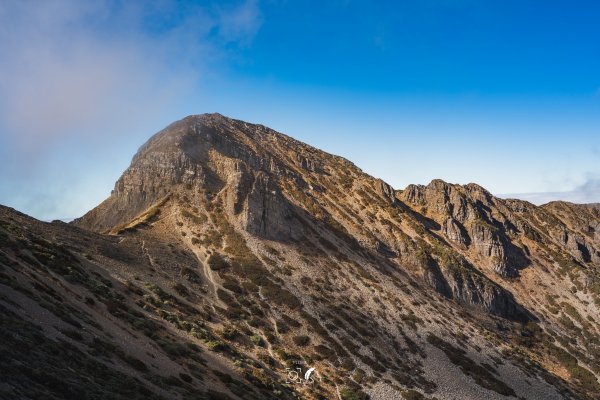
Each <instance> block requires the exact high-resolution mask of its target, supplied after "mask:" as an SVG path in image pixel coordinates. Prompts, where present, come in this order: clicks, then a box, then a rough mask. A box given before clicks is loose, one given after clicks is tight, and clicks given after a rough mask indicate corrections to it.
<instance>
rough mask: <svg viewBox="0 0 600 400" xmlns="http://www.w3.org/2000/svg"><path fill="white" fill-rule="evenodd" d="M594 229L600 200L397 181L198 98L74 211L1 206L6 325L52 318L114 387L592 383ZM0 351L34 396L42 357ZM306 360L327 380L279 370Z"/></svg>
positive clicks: (553, 392) (455, 389)
mask: <svg viewBox="0 0 600 400" xmlns="http://www.w3.org/2000/svg"><path fill="white" fill-rule="evenodd" d="M599 227H600V218H599V211H598V208H596V207H591V206H590V207H586V206H576V205H571V204H566V203H551V204H548V205H546V206H543V207H536V206H534V205H532V204H530V203H527V202H523V201H519V200H502V199H499V198H496V197H494V196H493V195H491V194H490V193H489V192H487V191H486V190H485V189H483V188H481V187H480V186H478V185H475V184H468V185H464V186H461V185H454V184H449V183H446V182H443V181H441V180H434V181H432V182H431V183H430V184H428V185H426V186H422V185H410V186H408V187H407V188H405V189H404V190H394V189H393V188H392V187H391V186H390V185H389V184H387V183H385V182H383V181H381V180H379V179H375V178H373V177H370V176H368V175H366V174H364V173H363V172H362V171H361V170H360V169H359V168H357V167H356V166H354V165H353V164H352V163H350V162H349V161H347V160H345V159H343V158H340V157H337V156H334V155H330V154H327V153H324V152H322V151H320V150H317V149H315V148H312V147H310V146H308V145H306V144H303V143H300V142H298V141H296V140H294V139H292V138H289V137H287V136H285V135H283V134H280V133H278V132H275V131H273V130H271V129H269V128H266V127H264V126H261V125H254V124H249V123H246V122H243V121H237V120H233V119H229V118H226V117H223V116H221V115H219V114H205V115H198V116H190V117H187V118H185V119H183V120H181V121H178V122H176V123H174V124H172V125H170V126H169V127H167V128H165V129H164V130H163V131H161V132H159V133H157V134H156V135H154V136H153V137H152V138H151V139H150V140H149V141H148V142H147V143H146V144H145V145H144V146H142V147H141V148H140V150H139V151H138V153H137V154H136V155H135V157H134V158H133V160H132V163H131V165H130V167H129V168H128V169H127V170H126V171H125V172H124V174H123V175H122V177H121V178H120V179H119V180H118V181H117V183H116V184H115V188H114V190H113V191H112V193H111V195H110V197H108V198H107V199H106V200H105V201H104V202H103V203H102V204H100V205H99V206H98V207H96V208H94V209H93V210H91V211H90V212H88V213H87V214H86V215H84V216H83V217H81V218H80V219H77V220H75V221H74V222H73V224H71V225H65V224H61V223H53V224H44V223H40V222H37V221H34V220H32V219H30V218H28V217H26V216H24V215H21V214H18V213H16V212H14V211H12V210H8V209H4V208H2V209H0V238H1V239H2V241H1V243H2V245H1V246H0V266H1V268H0V272H1V273H2V275H0V276H1V277H2V280H1V281H0V285H2V286H0V287H2V288H3V290H2V292H1V294H2V296H0V306H1V307H3V309H2V311H3V312H4V315H6V316H7V317H6V318H5V320H4V321H3V326H6V327H9V328H7V329H10V328H11V327H15V329H17V327H19V328H18V329H22V330H25V332H26V334H25V335H24V336H21V337H13V336H10V333H9V331H8V330H6V329H5V330H4V331H3V333H2V335H3V337H9V336H10V341H9V342H7V343H11V346H13V347H15V348H18V346H25V343H26V342H27V341H32V340H41V338H44V337H46V338H47V340H48V341H50V342H49V343H51V345H52V346H60V348H61V349H62V350H64V351H65V354H70V355H71V356H72V357H74V359H75V360H76V362H77V363H78V365H80V368H81V372H80V374H79V375H76V377H75V378H74V381H75V382H77V384H76V385H75V387H77V388H81V387H85V384H84V382H88V384H89V385H90V387H93V390H94V391H100V389H99V387H102V386H103V385H104V387H106V385H107V384H106V382H107V381H110V380H111V379H112V382H117V383H118V384H115V385H111V386H110V388H108V389H106V393H108V394H109V395H108V396H109V397H114V398H119V397H121V398H123V396H127V397H135V396H138V395H139V396H147V397H149V396H155V398H160V397H163V398H192V396H196V398H234V399H247V398H278V399H281V398H283V399H285V398H293V397H294V396H299V397H301V398H308V399H320V398H323V399H325V398H327V399H329V398H340V397H341V398H343V399H350V398H364V396H363V395H364V394H366V393H368V394H369V395H370V396H371V398H372V399H375V400H377V399H391V398H401V397H406V398H421V397H419V396H426V398H433V397H435V398H438V399H456V398H483V397H486V398H498V399H500V398H506V397H507V396H513V397H521V398H540V399H552V398H555V399H558V398H565V397H573V398H593V397H594V396H596V397H597V393H598V389H599V388H600V384H599V383H598V381H597V377H598V374H600V367H598V366H599V365H600V348H599V347H598V345H597V343H598V339H600V328H599V326H598V321H599V320H600V313H599V311H598V305H599V304H600V279H599V275H600V263H599V255H600V253H599V252H598V249H599V248H600V242H599V240H598V229H599ZM88 299H90V300H89V301H88ZM23 310H27V313H26V312H25V311H23ZM26 314H27V315H34V316H40V315H41V316H43V318H42V319H43V320H44V321H46V322H47V323H45V324H44V325H43V326H42V327H41V328H40V327H38V326H37V325H36V324H38V322H36V321H38V319H39V318H36V317H34V318H30V317H25V315H26ZM21 318H22V319H24V320H25V321H26V322H24V323H23V322H20V319H21ZM23 324H26V326H25V325H23ZM40 329H41V330H40ZM124 343H127V346H124V345H123V344H124ZM0 346H2V345H1V344H0ZM149 349H150V350H149ZM3 351H4V353H3V354H6V355H7V357H4V359H5V360H9V361H8V362H5V363H2V362H0V368H1V370H0V372H5V371H9V370H12V371H13V372H12V373H11V374H7V375H6V376H7V377H8V378H7V379H8V380H7V382H8V385H5V386H3V387H0V394H4V393H9V395H10V397H11V398H28V397H27V395H26V394H25V393H28V392H26V391H25V389H24V388H25V387H26V386H27V385H33V383H32V382H34V381H35V380H36V378H35V377H36V376H38V375H37V374H38V371H34V372H32V371H29V370H28V371H24V370H20V369H15V367H14V366H15V365H18V364H19V360H18V355H16V354H15V352H14V351H8V350H7V349H6V348H5V349H3ZM49 354H50V352H49V350H47V349H46V348H45V347H44V348H40V349H38V350H37V351H36V352H35V353H34V356H32V357H31V358H28V359H27V362H33V360H34V359H37V360H42V361H44V362H48V360H54V361H53V362H56V361H57V357H56V356H50V355H49ZM53 357H54V358H53ZM58 358H60V357H58ZM11 360H12V361H11ZM58 361H60V360H58ZM107 366H114V367H115V370H116V371H118V372H115V374H113V375H111V376H107V374H106V373H102V374H100V375H99V377H98V378H94V376H95V375H94V373H93V371H98V370H102V371H104V369H105V368H106V367H107ZM309 366H312V367H315V368H316V371H318V374H319V375H318V380H317V381H315V382H313V383H311V384H308V385H306V384H303V383H300V382H289V376H288V375H287V373H288V372H286V367H287V368H292V369H294V368H296V367H297V368H300V369H301V372H302V374H301V375H303V373H304V371H305V369H306V368H307V367H309ZM103 368H104V369H103ZM315 376H317V375H315ZM67 378H69V377H68V370H66V369H60V368H59V369H58V370H57V371H55V372H53V373H52V374H50V377H49V378H48V379H47V380H46V382H54V381H60V380H64V379H67ZM70 378H72V377H70ZM286 379H287V380H288V383H286V382H285V381H286ZM23 382H25V384H24V383H23ZM32 387H34V389H32V390H33V391H32V392H31V393H39V392H36V390H37V389H35V388H37V386H32ZM124 387H129V388H130V390H129V392H128V391H127V390H125V389H124ZM2 390H4V392H2ZM39 390H46V392H50V393H53V394H54V395H55V397H58V398H60V397H63V398H64V397H68V395H66V394H65V393H70V392H68V391H67V389H65V388H64V387H61V386H56V385H54V386H52V385H51V384H46V386H42V387H41V388H40V389H39ZM94 393H96V392H94ZM353 396H354V397H353ZM0 397H1V396H0Z"/></svg>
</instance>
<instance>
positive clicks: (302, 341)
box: [292, 335, 310, 347]
mask: <svg viewBox="0 0 600 400" xmlns="http://www.w3.org/2000/svg"><path fill="white" fill-rule="evenodd" d="M292 340H293V341H294V344H295V345H296V346H302V347H304V346H308V344H309V343H310V337H308V336H306V335H298V336H294V337H293V338H292Z"/></svg>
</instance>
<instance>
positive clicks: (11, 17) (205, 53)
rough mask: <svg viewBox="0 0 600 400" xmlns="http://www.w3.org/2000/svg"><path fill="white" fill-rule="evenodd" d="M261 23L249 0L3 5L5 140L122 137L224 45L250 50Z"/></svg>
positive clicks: (0, 114) (188, 83) (190, 81)
mask: <svg viewBox="0 0 600 400" xmlns="http://www.w3.org/2000/svg"><path fill="white" fill-rule="evenodd" d="M260 23H261V17H260V11H259V9H258V5H257V4H256V2H255V1H246V2H242V3H234V4H230V5H228V6H227V7H224V6H220V5H219V6H218V7H217V6H216V5H208V6H206V5H205V6H204V7H202V6H180V5H178V4H177V3H176V2H170V1H165V2H159V3H158V5H150V4H148V3H144V4H140V3H135V2H132V3H129V2H116V1H98V2H88V1H84V2H81V1H75V0H63V1H48V2H46V1H11V0H8V1H5V2H3V3H2V4H1V5H0V26H2V28H0V45H1V47H2V49H3V56H2V61H0V74H1V75H2V76H3V79H2V80H0V91H1V92H2V96H1V97H2V99H1V100H0V118H1V119H2V121H3V122H2V125H3V126H2V129H3V131H4V132H3V134H6V135H9V136H10V138H11V139H12V142H13V144H14V145H15V146H17V147H19V148H20V149H21V150H24V149H28V150H29V151H32V150H35V149H36V148H45V147H46V146H47V145H48V142H50V141H53V140H55V139H57V138H61V137H64V136H68V135H74V134H76V135H86V134H96V133H97V132H99V131H103V132H105V134H106V132H110V131H114V132H121V131H123V127H127V126H128V125H129V124H131V123H132V122H134V121H136V120H139V118H140V116H141V114H142V113H143V114H145V115H152V114H153V113H155V112H160V110H161V109H164V107H165V105H166V104H165V103H168V102H169V101H170V100H172V99H174V98H176V97H177V96H178V95H180V94H181V93H182V92H184V91H185V90H186V89H189V88H190V87H192V86H193V85H194V84H195V83H196V82H197V80H198V79H199V78H201V76H202V74H203V73H204V72H205V70H206V69H207V68H209V65H210V63H211V62H213V61H215V60H217V59H218V58H219V57H221V56H222V54H221V52H220V49H219V43H220V42H227V43H234V44H235V43H240V44H247V43H248V42H249V41H250V40H252V38H253V37H254V35H255V34H256V32H257V31H258V29H259V27H260ZM215 32H216V34H215Z"/></svg>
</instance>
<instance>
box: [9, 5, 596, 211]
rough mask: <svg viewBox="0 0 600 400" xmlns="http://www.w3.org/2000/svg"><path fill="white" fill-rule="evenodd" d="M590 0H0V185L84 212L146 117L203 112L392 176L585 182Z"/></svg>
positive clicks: (551, 189) (590, 107)
mask: <svg viewBox="0 0 600 400" xmlns="http://www.w3.org/2000/svg"><path fill="white" fill-rule="evenodd" d="M595 11H600V4H591V5H588V6H587V7H572V6H569V4H568V3H564V4H563V3H562V2H557V3H553V4H548V3H545V2H538V1H531V2H525V3H523V2H516V1H507V2H502V3H501V4H489V3H488V2H482V1H478V0H461V1H456V2H448V1H432V0H425V1H417V0H409V1H405V2H401V3H399V2H391V1H389V2H388V1H384V2H378V3H377V4H372V3H370V2H365V1H356V2H348V1H332V2H328V3H322V2H281V1H258V0H256V1H252V0H246V1H224V2H223V1H219V2H216V1H200V2H186V3H185V4H180V3H177V2H175V1H164V2H160V3H158V4H153V5H148V4H146V3H143V2H137V1H133V2H121V1H109V0H107V1H91V2H76V1H72V0H61V1H54V2H20V1H11V0H9V1H6V2H3V3H2V4H1V5H0V23H1V24H2V26H3V30H1V31H0V44H1V45H2V48H3V50H4V54H5V57H3V59H2V60H1V61H0V73H2V76H3V79H2V80H0V89H1V90H2V93H3V96H2V98H1V99H0V117H1V118H0V156H1V157H2V158H3V160H4V163H3V167H2V169H0V179H1V180H2V185H1V187H0V204H4V205H7V206H11V207H14V208H16V209H18V210H20V211H22V212H25V213H27V214H30V215H32V216H34V217H36V218H39V219H43V220H51V219H55V218H72V217H77V216H80V215H82V214H83V213H84V212H85V211H87V210H89V209H91V208H93V207H94V206H95V205H97V204H98V203H99V202H100V201H102V200H103V199H104V198H106V197H107V196H108V195H109V194H110V191H111V190H112V188H113V186H114V182H115V181H116V179H117V178H118V177H119V176H120V174H121V173H122V171H123V170H124V169H125V168H126V167H127V166H128V165H129V162H130V160H131V157H132V156H133V154H134V153H135V152H136V151H137V149H138V148H139V147H140V146H141V145H142V144H143V143H144V142H145V141H146V140H147V139H148V138H149V137H150V136H151V135H152V134H153V133H155V132H157V131H159V130H160V129H162V128H163V127H165V126H167V125H168V124H169V123H171V122H173V121H175V120H178V119H180V118H182V117H184V116H185V115H189V114H199V113H204V112H219V113H221V114H224V115H227V116H230V117H232V118H237V119H242V120H247V121H248V122H253V123H261V124H264V125H267V126H269V127H271V128H273V129H276V130H278V131H281V132H283V133H285V134H288V135H290V136H293V137H295V138H296V139H298V140H301V141H303V142H306V143H308V144H310V145H312V146H315V147H317V148H320V149H322V150H324V151H327V152H330V153H334V154H338V155H341V156H343V157H345V158H347V159H349V160H351V161H352V162H354V163H355V164H356V165H357V166H359V167H360V168H362V169H363V170H364V171H365V172H367V173H369V174H370V175H373V176H375V177H378V178H381V179H383V180H385V181H386V182H388V183H389V184H391V185H392V186H393V187H394V188H397V189H402V188H404V187H405V186H406V185H408V184H411V183H417V184H427V183H428V182H429V181H431V180H432V179H435V178H440V179H444V180H445V181H448V182H453V183H463V184H464V183H468V182H476V183H478V184H479V185H481V186H483V187H485V188H486V189H488V190H489V191H490V192H492V193H494V194H499V196H501V197H506V196H508V197H520V198H523V199H525V200H529V199H532V200H533V202H538V203H540V202H541V203H545V202H547V201H551V200H559V199H560V200H567V201H573V200H575V201H576V202H586V203H587V202H600V163H599V162H598V161H599V158H600V135H599V134H598V132H599V131H600V79H599V78H598V76H597V71H598V70H599V69H600V54H599V53H598V51H597V43H598V41H599V40H600V26H599V25H598V24H597V23H596V21H595V15H597V12H595ZM515 193H516V195H515ZM506 194H508V195H506Z"/></svg>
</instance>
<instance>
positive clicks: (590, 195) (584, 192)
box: [498, 176, 600, 205]
mask: <svg viewBox="0 0 600 400" xmlns="http://www.w3.org/2000/svg"><path fill="white" fill-rule="evenodd" d="M498 196H499V197H502V198H515V199H521V200H527V201H529V202H531V203H533V204H538V205H540V204H545V203H549V202H551V201H556V200H562V201H568V202H571V203H577V204H588V203H600V178H598V177H596V176H589V177H588V179H587V181H586V182H585V183H583V184H582V185H579V186H577V187H576V188H575V189H573V190H570V191H565V192H540V193H509V194H500V195H498Z"/></svg>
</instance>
